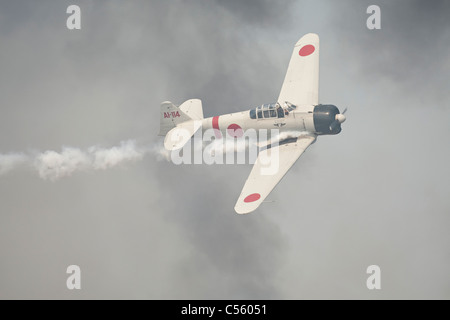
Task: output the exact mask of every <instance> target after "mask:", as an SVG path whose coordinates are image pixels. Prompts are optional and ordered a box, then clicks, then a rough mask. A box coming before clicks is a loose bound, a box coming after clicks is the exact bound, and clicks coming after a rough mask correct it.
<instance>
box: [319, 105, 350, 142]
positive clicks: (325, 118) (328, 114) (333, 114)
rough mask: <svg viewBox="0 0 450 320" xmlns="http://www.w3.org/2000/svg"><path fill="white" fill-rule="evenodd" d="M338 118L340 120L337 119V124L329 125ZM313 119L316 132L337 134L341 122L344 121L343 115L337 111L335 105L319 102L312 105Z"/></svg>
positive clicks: (339, 130)
mask: <svg viewBox="0 0 450 320" xmlns="http://www.w3.org/2000/svg"><path fill="white" fill-rule="evenodd" d="M339 117H341V118H342V117H344V118H343V119H341V118H339ZM338 118H339V119H341V120H342V121H338V123H337V124H335V125H333V126H331V125H332V124H333V122H336V121H335V120H337V119H338ZM313 119H314V128H315V131H316V134H318V135H326V134H338V133H339V132H341V130H342V129H341V123H342V122H344V121H345V116H344V115H341V114H340V113H339V109H338V108H337V107H336V106H335V105H332V104H319V105H317V106H315V107H314V111H313Z"/></svg>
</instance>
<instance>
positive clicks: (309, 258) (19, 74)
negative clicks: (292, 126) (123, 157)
mask: <svg viewBox="0 0 450 320" xmlns="http://www.w3.org/2000/svg"><path fill="white" fill-rule="evenodd" d="M70 4H78V5H79V6H80V7H81V10H82V29H81V30H79V31H69V30H67V29H66V27H65V23H66V19H67V14H66V13H65V12H66V8H67V6H68V5H70ZM370 4H378V5H379V6H380V7H381V12H382V22H381V26H382V29H381V30H377V31H370V30H368V29H367V28H366V19H367V17H368V15H367V14H366V8H367V7H368V6H369V5H370ZM449 14H450V3H448V1H433V2H432V3H431V2H430V3H426V2H423V1H412V0H411V1H395V3H394V2H391V1H340V2H338V3H335V2H332V1H208V2H206V1H190V2H185V1H165V2H162V1H127V2H123V1H95V2H93V1H59V2H55V1H39V2H35V1H25V0H22V1H14V2H13V1H1V2H0V43H1V50H0V70H1V74H0V110H1V117H0V154H7V153H9V152H30V151H33V152H34V151H36V150H39V151H44V150H56V151H60V150H61V148H62V147H63V146H73V147H77V148H82V149H85V148H88V147H90V146H92V145H101V146H104V147H112V146H115V145H118V144H119V142H120V141H123V140H127V139H136V140H137V143H139V144H140V145H143V146H145V145H149V146H150V145H154V144H155V143H158V141H159V140H158V139H159V138H157V137H156V134H157V132H158V126H159V104H160V102H161V101H164V100H171V101H173V102H175V103H181V102H183V101H184V100H187V99H189V98H200V99H202V101H203V106H204V112H205V116H213V115H217V114H221V113H228V112H233V111H237V110H241V109H245V108H250V107H252V106H255V105H258V104H261V103H265V102H272V101H274V100H275V99H276V98H277V96H278V93H279V89H280V88H281V83H282V81H283V78H284V74H285V72H286V68H287V64H288V62H289V58H290V54H291V51H292V46H293V44H294V43H295V42H296V41H297V40H298V38H300V37H301V36H302V35H303V34H305V33H308V32H316V33H318V34H319V35H320V37H321V71H320V101H321V102H322V103H334V104H336V105H337V106H338V107H340V108H344V107H348V108H349V112H348V121H347V122H346V123H345V125H344V126H343V127H344V128H343V131H342V133H341V134H340V135H338V136H332V137H322V138H319V139H318V142H317V143H316V144H314V145H313V146H312V147H311V148H310V149H309V150H308V152H307V153H305V154H304V155H303V156H302V158H301V159H300V160H299V161H298V162H297V164H296V165H295V166H294V167H293V169H292V170H291V172H290V173H289V174H288V175H287V176H286V177H285V179H284V180H283V181H282V182H281V183H280V185H279V186H278V187H277V189H276V190H275V191H274V192H273V194H272V195H271V196H270V198H271V200H275V201H276V202H273V203H266V204H264V205H263V206H262V207H261V208H260V209H259V210H258V211H257V212H255V213H253V214H250V215H246V216H238V215H236V214H235V213H234V211H233V207H234V203H235V201H236V199H237V197H238V195H239V193H240V190H241V187H242V185H243V183H244V182H245V179H246V178H247V175H248V173H249V172H250V169H251V167H250V166H248V165H236V166H223V165H222V166H207V165H187V166H175V165H173V164H171V163H168V162H164V161H158V160H157V157H156V156H155V155H146V156H145V157H144V158H143V160H141V161H138V162H135V163H129V164H125V165H122V166H119V167H115V168H112V169H109V170H105V171H86V172H76V173H74V174H73V175H72V176H71V177H67V178H64V179H61V180H58V181H55V182H50V181H43V180H41V179H40V178H39V177H38V175H37V173H36V172H35V171H33V170H32V169H31V168H28V167H26V166H23V167H20V169H17V170H13V171H11V172H8V173H6V174H3V175H1V176H0V257H1V258H0V298H3V299H5V298H63V299H77V298H139V299H141V298H142V299H145V298H150V299H154V298H157V299H164V298H175V299H178V298H196V299H201V298H208V299H209V298H237V299H239V298H247V299H249V298H253V299H259V298H266V299H272V298H275V299H301V298H363V299H379V298H388V299H389V298H446V299H448V298H450V281H449V274H448V266H449V265H450V251H449V249H448V243H450V236H449V233H448V227H449V223H450V217H449V213H450V200H449V198H448V191H449V190H450V188H449V187H450V186H449V184H450V183H449V179H448V178H449V176H450V169H449V166H448V163H449V160H450V154H449V148H448V139H449V137H450V127H449V125H448V121H449V119H450V107H449V103H448V101H449V92H448V83H449V82H450V79H449V78H450V57H449V52H450V50H449V49H450V48H449V47H450V23H449V21H448V16H449ZM70 264H77V265H79V266H80V267H81V270H82V289H81V290H80V291H69V290H67V288H66V285H65V282H66V277H67V275H66V274H65V270H66V268H67V266H68V265H70ZM371 264H377V265H379V266H380V267H381V270H382V290H380V291H369V290H368V289H367V288H366V285H365V283H366V278H367V274H366V273H365V271H366V268H367V266H369V265H371Z"/></svg>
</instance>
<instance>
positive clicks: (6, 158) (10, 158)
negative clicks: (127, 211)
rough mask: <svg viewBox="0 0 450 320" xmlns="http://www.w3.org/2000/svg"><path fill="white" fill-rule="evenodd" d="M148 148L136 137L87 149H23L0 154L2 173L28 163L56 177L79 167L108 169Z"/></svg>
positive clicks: (49, 177)
mask: <svg viewBox="0 0 450 320" xmlns="http://www.w3.org/2000/svg"><path fill="white" fill-rule="evenodd" d="M147 151H148V150H145V149H144V148H140V147H138V146H137V145H136V142H135V141H134V140H127V141H122V142H121V143H120V145H119V146H115V147H112V148H101V147H98V146H93V147H90V148H88V149H87V150H81V149H79V148H73V147H63V148H62V150H61V152H57V151H53V150H48V151H45V152H42V153H34V154H33V155H25V154H22V153H15V154H12V153H10V154H0V175H1V174H5V173H7V172H9V171H11V170H13V169H15V168H16V167H18V166H20V165H23V164H28V165H29V166H31V167H32V168H34V169H36V171H37V173H38V174H39V177H41V178H42V179H44V180H50V181H56V180H58V179H61V178H63V177H68V176H71V175H72V174H73V173H74V172H76V171H87V170H106V169H109V168H112V167H115V166H117V165H120V164H122V163H126V162H133V161H138V160H141V159H142V158H143V157H144V155H145V153H146V152H147Z"/></svg>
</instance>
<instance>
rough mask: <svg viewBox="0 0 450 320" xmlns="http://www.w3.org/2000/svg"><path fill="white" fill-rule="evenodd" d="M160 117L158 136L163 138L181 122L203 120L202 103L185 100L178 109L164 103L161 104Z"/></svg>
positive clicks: (171, 104)
mask: <svg viewBox="0 0 450 320" xmlns="http://www.w3.org/2000/svg"><path fill="white" fill-rule="evenodd" d="M160 117H161V118H160V126H159V134H158V135H160V136H165V135H166V134H167V133H168V132H169V131H170V130H172V129H173V128H175V127H176V126H177V125H179V124H181V123H183V122H186V121H189V120H201V119H203V108H202V101H201V100H199V99H191V100H187V101H185V102H183V104H181V106H179V107H177V106H175V105H174V104H173V103H172V102H170V101H164V102H163V103H161V115H160Z"/></svg>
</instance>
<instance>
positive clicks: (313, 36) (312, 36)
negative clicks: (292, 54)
mask: <svg viewBox="0 0 450 320" xmlns="http://www.w3.org/2000/svg"><path fill="white" fill-rule="evenodd" d="M318 41H319V35H318V34H317V33H307V34H305V35H304V36H302V37H301V38H300V39H299V40H298V41H297V43H296V44H295V46H296V47H297V46H299V45H301V44H304V43H305V42H310V43H312V42H318Z"/></svg>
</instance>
